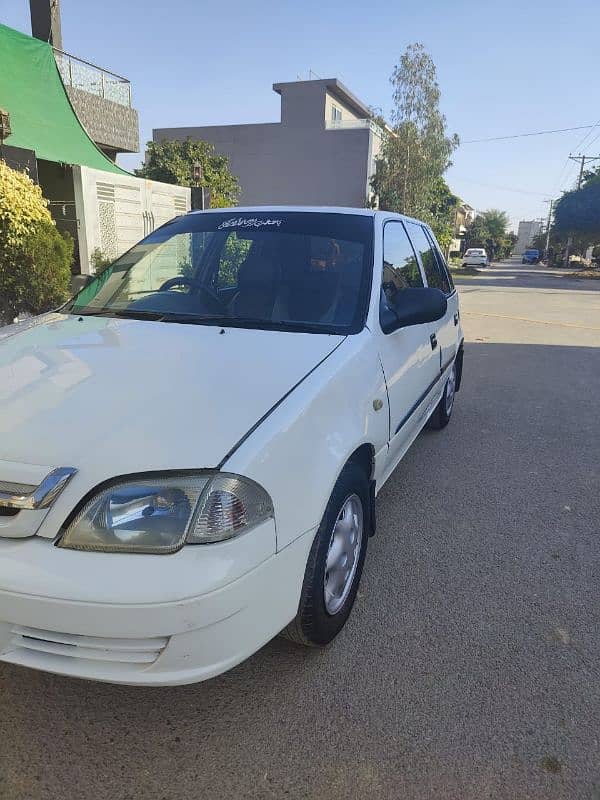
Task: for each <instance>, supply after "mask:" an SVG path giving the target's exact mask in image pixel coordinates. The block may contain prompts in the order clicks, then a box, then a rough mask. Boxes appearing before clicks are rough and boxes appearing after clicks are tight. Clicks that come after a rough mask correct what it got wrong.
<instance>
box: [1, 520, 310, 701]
mask: <svg viewBox="0 0 600 800" xmlns="http://www.w3.org/2000/svg"><path fill="white" fill-rule="evenodd" d="M268 524H270V523H265V525H268ZM260 533H261V531H260V529H255V530H254V531H252V532H250V533H249V534H246V536H244V537H241V538H240V540H237V541H236V540H234V541H232V542H228V543H223V545H226V546H225V547H223V545H217V546H213V545H204V546H196V547H186V548H183V550H182V551H180V554H181V556H180V558H179V559H177V558H176V556H178V555H179V554H174V555H173V556H139V555H124V554H99V553H78V552H75V551H71V552H69V551H65V550H60V549H58V548H55V547H54V546H53V545H52V544H50V543H49V542H44V541H40V540H36V539H34V538H32V539H28V540H26V541H22V540H21V541H19V542H9V541H1V540H0V660H3V661H7V662H10V663H12V664H20V665H23V666H28V667H33V668H35V669H41V670H45V671H48V672H54V673H58V674H61V675H70V676H74V677H80V678H89V679H93V680H99V681H109V682H113V683H124V684H139V685H154V686H166V685H176V684H184V683H194V682H196V681H201V680H205V679H207V678H211V677H213V676H215V675H218V674H219V673H221V672H225V671H226V670H227V669H230V668H231V667H233V666H235V665H236V664H238V663H240V662H241V661H243V660H244V659H245V658H247V657H248V656H250V655H252V653H254V652H256V650H258V649H259V648H260V647H262V646H263V645H264V644H266V643H267V642H268V641H269V640H270V639H272V638H273V637H274V636H275V635H276V634H277V633H278V632H279V631H280V630H281V629H282V628H284V627H285V626H286V625H287V624H288V622H290V620H291V619H293V617H294V615H295V614H296V611H297V608H298V602H299V598H300V590H301V587H302V579H303V575H304V569H305V566H306V561H307V558H308V553H309V550H310V547H311V544H312V540H313V537H314V531H309V532H307V533H305V534H304V535H302V536H300V537H299V538H298V539H296V540H295V541H294V542H293V543H292V544H290V545H289V546H288V547H286V548H284V549H283V550H282V551H280V552H279V553H277V554H271V555H269V556H267V557H266V558H264V559H262V560H260V563H258V564H254V565H253V566H252V567H251V568H248V569H246V567H248V560H247V559H244V557H243V555H242V556H240V558H237V559H236V557H235V545H236V544H237V545H238V547H239V546H240V545H241V552H242V553H243V548H244V546H248V541H250V537H251V536H253V535H255V534H259V535H260ZM243 539H246V540H247V541H246V542H243V541H242V540H243ZM250 549H252V548H251V547H250ZM219 550H220V552H221V554H223V553H224V557H223V558H220V560H219V559H217V561H215V553H216V552H217V551H219ZM65 554H67V558H66V559H65V558H64V555H65ZM186 555H187V556H188V557H189V559H192V560H193V564H192V568H191V569H190V564H186V563H184V561H185V559H186ZM114 556H116V558H117V559H120V561H115V559H114ZM82 559H85V561H83V560H82ZM103 559H107V561H106V562H105V564H104V565H103V564H102V563H101V562H102V560H103ZM228 559H229V560H228ZM254 560H256V558H254ZM77 561H79V563H80V564H85V570H79V571H77V569H76V563H75V562H77ZM110 562H112V564H113V565H114V564H118V565H120V567H121V569H122V571H123V574H125V573H126V572H127V571H128V572H129V574H130V577H129V581H128V582H127V583H121V585H120V586H116V585H115V584H114V583H113V586H112V588H113V591H112V597H108V596H107V590H106V585H105V581H104V580H103V577H105V576H106V574H107V572H108V571H111V570H110ZM161 562H162V567H163V568H164V570H163V571H164V576H163V577H164V580H162V581H161V582H160V583H158V582H157V580H156V577H155V576H156V574H157V569H158V570H159V571H160V568H161ZM209 563H210V571H211V574H210V575H208V574H206V571H207V570H209ZM218 563H220V564H221V567H222V569H221V572H220V573H219V572H218V569H217V567H216V565H217V564H218ZM234 563H237V569H238V571H240V572H241V573H242V574H239V575H238V576H237V577H235V578H234V579H233V580H227V579H228V578H231V577H232V575H233V572H234V571H235V569H234V568H233V567H232V568H231V569H230V570H229V572H228V571H227V565H228V564H229V565H230V566H231V565H233V564H234ZM105 565H108V567H107V570H106V571H105V569H104V567H105ZM174 565H175V566H174ZM178 565H179V566H180V567H181V568H179V569H178ZM203 566H204V568H205V569H204V570H203ZM74 569H75V570H76V571H75V573H74V572H73V570H74ZM90 569H93V570H94V572H93V573H92V572H89V570H90ZM215 569H217V574H215ZM232 570H233V571H232ZM176 576H177V577H176ZM194 577H195V580H194ZM15 578H16V580H15ZM19 578H20V580H19ZM74 578H75V581H74ZM77 581H78V582H79V583H77ZM173 581H176V582H175V583H174V582H173ZM15 582H18V583H19V584H20V585H19V587H18V588H17V587H16V586H15V585H14V584H15ZM42 586H46V587H50V591H48V590H47V589H46V590H45V591H44V593H43V594H40V588H41V587H42ZM203 590H204V591H203ZM77 593H79V594H80V596H81V598H82V599H77V598H76V596H75V595H76V594H77ZM83 598H85V599H83ZM94 598H95V599H94ZM152 598H154V601H153V600H152Z"/></svg>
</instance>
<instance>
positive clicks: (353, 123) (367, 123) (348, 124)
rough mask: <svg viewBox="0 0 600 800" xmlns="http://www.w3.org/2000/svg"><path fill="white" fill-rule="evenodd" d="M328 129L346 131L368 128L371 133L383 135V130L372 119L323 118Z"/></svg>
mask: <svg viewBox="0 0 600 800" xmlns="http://www.w3.org/2000/svg"><path fill="white" fill-rule="evenodd" d="M325 128H326V129H327V130H328V131H347V130H351V129H353V128H370V129H371V130H372V131H373V133H376V134H377V135H378V136H383V131H382V130H381V128H380V127H379V125H378V124H377V123H376V122H373V120H372V119H328V120H325Z"/></svg>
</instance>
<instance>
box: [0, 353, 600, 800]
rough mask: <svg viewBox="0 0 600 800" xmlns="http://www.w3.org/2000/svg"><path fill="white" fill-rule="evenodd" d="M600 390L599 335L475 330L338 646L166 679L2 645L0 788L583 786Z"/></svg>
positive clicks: (242, 790) (115, 791)
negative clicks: (79, 674)
mask: <svg viewBox="0 0 600 800" xmlns="http://www.w3.org/2000/svg"><path fill="white" fill-rule="evenodd" d="M599 396H600V347H598V348H595V347H564V346H544V345H520V344H490V343H485V344H477V343H467V345H466V352H465V377H464V383H463V387H462V389H461V391H460V393H459V394H458V396H457V401H456V407H455V412H454V416H453V419H452V421H451V423H450V425H449V426H448V427H447V428H446V429H445V430H443V431H441V432H433V431H432V432H429V431H427V432H424V433H423V434H422V435H421V436H419V437H418V439H417V441H416V442H415V444H414V446H413V447H412V448H411V450H410V451H409V453H408V454H407V456H406V457H405V459H404V460H403V461H402V463H401V464H400V466H399V467H398V468H397V470H396V471H395V473H394V474H393V475H392V477H391V478H390V480H389V482H388V483H387V484H386V486H385V487H384V488H383V490H382V492H381V493H380V496H379V498H378V505H377V511H378V520H379V525H378V532H377V535H376V537H375V538H374V539H373V540H371V541H370V543H369V553H368V557H367V562H366V567H365V572H364V575H363V581H362V584H361V588H360V592H359V596H358V598H357V603H356V606H355V609H354V612H353V614H352V616H351V618H350V620H349V622H348V625H347V626H346V628H345V629H344V630H343V632H342V633H341V634H340V636H339V637H338V639H337V640H336V641H335V642H334V643H333V644H332V645H331V646H330V647H328V648H326V649H325V650H310V649H304V648H300V647H296V646H293V645H291V644H289V643H288V642H285V641H283V640H280V639H276V640H274V641H273V642H271V643H270V644H268V645H267V646H265V647H264V648H263V649H262V650H261V651H260V652H258V653H257V654H256V655H254V656H253V657H252V658H250V659H248V660H247V661H246V662H244V663H243V664H241V665H239V666H238V667H236V668H235V669H233V670H231V671H230V672H229V673H227V674H225V675H222V676H219V677H218V678H215V679H213V680H211V681H208V682H205V683H201V684H196V685H192V686H184V687H174V688H156V689H148V688H131V687H125V686H111V685H104V684H99V683H89V682H84V681H79V680H73V679H68V678H63V677H60V676H53V675H49V674H45V673H40V672H35V671H31V670H27V669H24V668H19V667H15V666H11V665H7V664H1V665H0V702H1V709H0V764H1V765H2V766H1V767H0V797H3V798H4V797H6V798H7V799H8V798H10V800H21V799H23V800H25V798H27V800H41V798H50V797H53V798H55V797H76V796H79V797H85V798H86V800H95V798H106V797H111V798H115V799H117V800H118V799H119V798H123V800H125V798H138V797H147V798H168V799H169V800H171V798H173V800H175V798H183V797H207V798H209V800H213V798H221V797H222V798H231V797H256V798H265V797H269V798H270V797H273V798H280V797H283V796H286V797H292V798H300V797H303V798H307V797H309V798H312V797H315V798H316V797H327V798H344V800H347V798H355V797H356V798H358V797H364V796H367V794H368V793H370V796H375V797H377V798H397V797H399V796H407V797H408V796H410V797H434V796H436V797H460V798H461V800H463V799H464V800H467V799H468V798H477V800H479V798H481V797H482V796H484V795H485V796H492V795H493V796H494V797H507V798H508V797H512V798H514V797H524V796H529V797H536V798H537V797H539V798H542V797H544V798H547V797H561V798H562V797H564V798H567V797H569V798H571V797H583V796H590V794H589V792H590V791H591V781H592V780H593V779H594V780H595V778H594V775H593V772H594V770H593V769H591V768H590V767H591V765H593V764H595V763H596V755H597V754H596V751H595V744H594V742H595V739H596V735H597V725H596V721H597V720H596V717H595V713H596V712H595V711H594V709H597V708H598V707H599V705H600V682H599V681H597V670H596V669H595V668H594V669H591V665H593V664H596V665H597V664H598V663H600V645H599V642H598V637H597V627H598V624H599V622H600V619H599V616H598V603H597V575H598V570H599V567H600V559H599V552H598V536H597V535H598V529H597V520H598V518H599V515H600V509H599V507H598V497H599V496H600V495H599V492H600V485H599V471H598V451H599V441H598V423H597V418H598V411H597V402H596V401H597V398H598V397H599ZM273 602H277V598H276V597H274V598H273ZM57 625H59V621H57ZM590 670H591V671H590ZM594 676H595V677H594ZM551 758H552V759H555V761H558V763H559V765H560V764H565V765H567V766H568V770H569V773H568V774H569V775H570V776H571V777H570V778H569V781H570V782H569V783H564V784H562V783H554V784H552V785H550V784H549V783H548V776H547V774H545V773H544V772H543V770H541V768H539V763H541V762H542V761H543V759H551ZM555 761H552V762H551V763H553V764H554V763H555ZM548 763H550V761H548ZM558 780H559V778H557V779H556V781H558ZM560 780H562V778H560ZM565 780H566V778H565ZM507 786H509V787H510V791H509V792H508V793H505V791H504V790H505V788H506V787H507ZM65 787H68V790H67V789H66V788H65ZM561 787H562V788H561Z"/></svg>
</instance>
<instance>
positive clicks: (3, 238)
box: [0, 161, 73, 324]
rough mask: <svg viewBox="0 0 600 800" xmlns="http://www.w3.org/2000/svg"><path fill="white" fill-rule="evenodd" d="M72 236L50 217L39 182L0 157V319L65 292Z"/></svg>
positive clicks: (42, 307)
mask: <svg viewBox="0 0 600 800" xmlns="http://www.w3.org/2000/svg"><path fill="white" fill-rule="evenodd" d="M72 261H73V240H72V239H71V237H70V236H68V235H65V236H63V235H62V234H61V233H60V232H59V231H58V230H57V229H56V226H55V224H54V222H53V221H52V217H51V216H50V213H49V211H48V208H47V202H46V201H45V200H44V198H43V197H42V192H41V190H40V187H39V186H36V185H35V184H34V183H33V181H32V180H31V179H30V178H29V177H28V176H27V175H25V174H24V173H22V172H18V171H16V170H13V169H11V168H10V167H8V166H7V165H6V163H5V162H4V161H0V324H2V323H9V322H12V320H13V319H14V318H15V317H16V316H18V315H19V314H21V313H23V312H27V313H30V314H39V313H41V312H42V311H47V310H48V309H50V308H52V307H56V306H58V305H60V304H61V303H62V302H64V301H65V300H66V299H67V298H68V296H69V282H70V278H71V263H72Z"/></svg>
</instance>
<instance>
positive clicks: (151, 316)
mask: <svg viewBox="0 0 600 800" xmlns="http://www.w3.org/2000/svg"><path fill="white" fill-rule="evenodd" d="M69 313H70V314H72V316H75V317H104V318H106V317H108V318H111V319H135V320H147V321H148V322H170V323H175V324H181V325H207V326H211V325H212V326H215V327H218V328H253V329H257V330H265V331H268V330H274V331H289V332H290V333H325V334H332V335H334V334H335V335H340V334H339V331H338V330H337V328H336V326H334V325H328V324H326V323H322V324H320V323H318V322H310V323H306V322H296V321H294V320H265V319H261V318H257V317H227V316H223V315H220V314H184V313H175V312H169V311H136V310H135V309H127V308H123V309H117V308H98V309H95V310H93V311H90V310H88V311H82V312H75V313H73V312H72V311H71V312H69ZM317 326H318V330H317V329H316V328H317Z"/></svg>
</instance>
